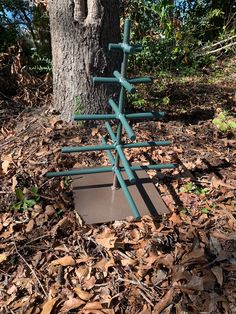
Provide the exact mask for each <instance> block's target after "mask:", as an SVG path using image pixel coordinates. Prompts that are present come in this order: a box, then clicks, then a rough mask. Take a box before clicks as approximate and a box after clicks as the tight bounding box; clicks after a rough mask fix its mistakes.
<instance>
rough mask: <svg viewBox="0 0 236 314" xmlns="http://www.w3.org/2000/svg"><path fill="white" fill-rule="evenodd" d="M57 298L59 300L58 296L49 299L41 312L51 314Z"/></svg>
mask: <svg viewBox="0 0 236 314" xmlns="http://www.w3.org/2000/svg"><path fill="white" fill-rule="evenodd" d="M57 300H58V297H56V298H53V299H51V300H49V301H47V302H46V303H44V305H43V309H42V312H41V314H50V313H51V312H52V310H53V308H54V305H55V304H56V302H57Z"/></svg>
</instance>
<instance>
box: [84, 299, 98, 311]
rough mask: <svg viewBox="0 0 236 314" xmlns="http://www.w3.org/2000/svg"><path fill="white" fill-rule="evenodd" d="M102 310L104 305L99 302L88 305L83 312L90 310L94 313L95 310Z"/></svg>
mask: <svg viewBox="0 0 236 314" xmlns="http://www.w3.org/2000/svg"><path fill="white" fill-rule="evenodd" d="M101 309H102V305H101V303H100V302H98V301H95V302H90V303H87V304H86V305H85V306H84V308H83V310H87V311H88V310H89V311H94V310H101Z"/></svg>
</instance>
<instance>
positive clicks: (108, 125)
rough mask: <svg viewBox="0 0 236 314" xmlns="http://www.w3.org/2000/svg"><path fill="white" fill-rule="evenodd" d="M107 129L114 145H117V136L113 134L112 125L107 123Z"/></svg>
mask: <svg viewBox="0 0 236 314" xmlns="http://www.w3.org/2000/svg"><path fill="white" fill-rule="evenodd" d="M105 127H106V129H107V131H108V133H109V135H110V138H111V139H112V141H113V143H116V135H115V133H114V132H113V130H112V127H111V125H110V123H109V122H105Z"/></svg>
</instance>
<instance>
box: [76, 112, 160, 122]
mask: <svg viewBox="0 0 236 314" xmlns="http://www.w3.org/2000/svg"><path fill="white" fill-rule="evenodd" d="M164 116H165V113H164V112H140V113H127V114H124V117H125V118H126V119H128V120H135V119H137V120H138V119H155V118H163V117H164ZM115 119H119V118H118V117H117V115H116V114H83V115H75V116H74V121H85V120H105V121H109V120H115Z"/></svg>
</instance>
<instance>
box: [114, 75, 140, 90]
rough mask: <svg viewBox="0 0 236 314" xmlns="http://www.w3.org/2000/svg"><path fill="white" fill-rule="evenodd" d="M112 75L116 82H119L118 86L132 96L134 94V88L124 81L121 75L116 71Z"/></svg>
mask: <svg viewBox="0 0 236 314" xmlns="http://www.w3.org/2000/svg"><path fill="white" fill-rule="evenodd" d="M113 75H114V76H115V77H116V78H117V80H118V81H119V82H120V84H121V85H122V86H123V87H124V88H125V89H126V90H127V91H128V92H129V93H130V94H134V93H136V89H135V87H134V86H133V85H132V84H130V83H129V81H128V80H126V79H125V78H124V77H123V75H122V74H121V73H119V72H118V71H114V72H113Z"/></svg>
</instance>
